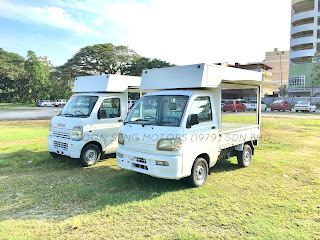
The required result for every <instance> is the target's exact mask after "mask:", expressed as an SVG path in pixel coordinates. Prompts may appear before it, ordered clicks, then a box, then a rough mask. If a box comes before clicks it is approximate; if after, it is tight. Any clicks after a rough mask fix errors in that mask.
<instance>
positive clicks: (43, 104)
mask: <svg viewBox="0 0 320 240" xmlns="http://www.w3.org/2000/svg"><path fill="white" fill-rule="evenodd" d="M37 106H38V107H53V106H54V101H52V100H39V101H37Z"/></svg>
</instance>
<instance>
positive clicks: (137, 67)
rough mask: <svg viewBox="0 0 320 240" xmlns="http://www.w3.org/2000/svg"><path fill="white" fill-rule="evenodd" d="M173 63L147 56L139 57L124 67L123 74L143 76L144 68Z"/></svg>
mask: <svg viewBox="0 0 320 240" xmlns="http://www.w3.org/2000/svg"><path fill="white" fill-rule="evenodd" d="M171 66H174V64H171V63H169V62H166V61H162V60H160V59H156V58H154V59H150V58H145V57H137V58H135V59H134V60H133V61H132V62H131V63H130V64H128V65H127V66H126V67H125V68H124V69H123V74H125V75H131V76H141V75H142V70H144V69H152V68H163V67H171Z"/></svg>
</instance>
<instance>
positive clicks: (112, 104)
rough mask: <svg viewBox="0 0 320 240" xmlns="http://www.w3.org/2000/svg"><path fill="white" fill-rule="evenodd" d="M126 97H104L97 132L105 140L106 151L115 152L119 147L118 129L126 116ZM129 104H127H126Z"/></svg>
mask: <svg viewBox="0 0 320 240" xmlns="http://www.w3.org/2000/svg"><path fill="white" fill-rule="evenodd" d="M124 101H126V100H125V99H124V97H122V96H119V97H110V98H104V99H103V100H102V102H101V105H100V107H99V110H98V113H97V116H96V120H95V129H96V131H95V133H96V135H97V137H98V138H100V139H101V140H102V141H103V142H104V146H105V149H103V151H105V152H113V151H114V150H115V149H116V148H117V147H118V131H119V128H120V126H121V125H122V122H123V120H124V118H125V117H126V116H124V115H125V114H124V111H121V109H123V106H121V105H126V104H124ZM126 106H127V105H126Z"/></svg>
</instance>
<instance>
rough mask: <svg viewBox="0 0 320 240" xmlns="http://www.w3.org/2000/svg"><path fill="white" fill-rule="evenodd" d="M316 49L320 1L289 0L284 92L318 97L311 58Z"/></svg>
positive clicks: (318, 86) (319, 46)
mask: <svg viewBox="0 0 320 240" xmlns="http://www.w3.org/2000/svg"><path fill="white" fill-rule="evenodd" d="M317 50H318V51H320V1H319V0H292V2H291V40H290V66H289V79H288V95H289V96H296V97H309V96H316V97H317V96H320V84H319V83H318V82H317V81H316V80H315V79H314V74H313V63H312V58H313V56H314V55H315V53H316V52H317Z"/></svg>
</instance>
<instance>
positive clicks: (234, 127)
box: [219, 123, 260, 149]
mask: <svg viewBox="0 0 320 240" xmlns="http://www.w3.org/2000/svg"><path fill="white" fill-rule="evenodd" d="M259 135H260V127H259V126H258V125H253V124H242V123H222V128H221V131H220V132H219V148H220V149H226V148H229V147H233V146H237V145H239V144H242V143H245V142H248V141H253V140H258V139H259Z"/></svg>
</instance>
